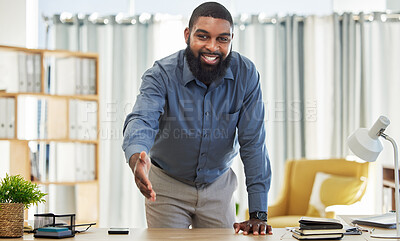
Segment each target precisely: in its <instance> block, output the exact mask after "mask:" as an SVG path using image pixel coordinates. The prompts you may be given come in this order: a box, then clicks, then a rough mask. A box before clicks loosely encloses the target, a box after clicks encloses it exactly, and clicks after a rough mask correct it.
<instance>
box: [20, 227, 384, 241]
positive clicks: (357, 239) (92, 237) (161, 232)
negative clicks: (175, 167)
mask: <svg viewBox="0 0 400 241" xmlns="http://www.w3.org/2000/svg"><path fill="white" fill-rule="evenodd" d="M23 240H37V241H49V240H50V239H35V238H34V237H33V235H32V234H25V235H24V238H23ZM53 240H55V239H53ZM60 240H65V241H69V240H77V241H102V240H105V241H108V240H112V241H114V240H118V241H124V240H126V241H128V240H129V241H136V240H140V241H146V240H149V241H165V240H167V241H172V240H176V241H186V240H189V241H199V240H202V241H219V240H221V241H222V240H223V241H230V240H235V241H240V240H242V241H243V240H246V241H249V240H270V241H271V240H297V239H295V238H293V237H292V235H291V233H290V232H289V231H286V230H285V229H283V228H275V229H273V235H262V236H261V235H260V236H253V235H243V234H241V233H240V234H235V231H234V230H233V229H206V228H204V229H135V228H133V229H130V232H129V235H108V233H107V229H105V228H91V229H89V230H88V231H87V232H85V233H78V234H76V235H75V237H74V238H67V239H60ZM342 240H344V241H346V240H348V241H351V240H354V241H365V240H377V239H371V238H370V237H369V235H368V233H365V234H363V235H356V236H345V237H344V238H343V239H342Z"/></svg>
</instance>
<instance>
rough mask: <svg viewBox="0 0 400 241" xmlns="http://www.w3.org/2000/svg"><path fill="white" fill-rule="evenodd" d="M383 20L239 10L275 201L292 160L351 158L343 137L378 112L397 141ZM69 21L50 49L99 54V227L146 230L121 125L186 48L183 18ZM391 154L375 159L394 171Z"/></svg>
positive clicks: (391, 55) (59, 26) (398, 79)
mask: <svg viewBox="0 0 400 241" xmlns="http://www.w3.org/2000/svg"><path fill="white" fill-rule="evenodd" d="M371 16H372V17H371ZM385 16H386V15H385V14H379V13H376V14H374V15H368V16H367V15H364V14H362V13H361V14H359V15H355V14H351V13H345V14H343V15H338V14H332V15H329V16H306V17H302V16H296V15H292V16H285V17H278V16H272V17H267V16H265V15H262V14H260V15H245V14H243V15H241V16H239V17H238V18H237V19H235V30H234V33H235V36H234V42H233V48H234V50H237V51H238V52H240V53H242V54H243V55H245V56H247V57H248V58H250V59H251V60H252V61H254V63H255V64H256V66H257V68H258V71H259V73H260V78H261V79H260V80H261V87H262V91H263V98H264V99H263V101H264V104H265V107H266V116H265V123H266V129H267V147H268V150H269V155H270V159H271V166H272V169H273V170H272V171H273V175H272V186H271V190H270V195H269V203H273V201H274V199H275V197H276V196H277V194H278V192H279V189H280V187H281V183H282V178H283V168H284V164H285V161H286V160H287V159H296V158H303V157H304V158H331V157H346V156H347V155H348V154H349V151H348V148H347V147H346V139H347V136H348V135H349V134H350V133H351V132H353V131H354V130H355V129H356V128H358V127H370V126H371V125H372V124H373V123H374V121H375V120H376V119H377V118H378V116H379V115H381V114H383V115H387V116H388V117H389V118H390V119H391V120H392V123H393V124H392V125H390V126H389V128H388V131H387V132H388V133H390V134H392V135H391V136H393V137H394V138H395V139H399V137H400V126H397V125H395V123H400V114H399V112H398V111H397V108H396V107H397V106H396V105H397V103H399V99H400V95H398V94H397V92H398V91H399V90H400V68H398V66H400V65H399V60H398V58H397V56H400V46H399V45H398V43H399V42H400V28H399V26H400V23H399V22H398V20H394V18H390V19H389V18H387V20H385V18H384V17H385ZM61 19H62V18H61ZM71 19H72V21H60V16H54V18H53V26H52V31H51V36H50V39H52V43H53V44H52V47H54V48H57V49H69V50H79V51H90V52H98V53H99V55H100V91H101V92H100V120H101V123H100V125H101V126H100V129H101V132H100V139H101V141H100V151H101V153H100V168H99V170H100V199H101V203H100V224H101V226H113V225H115V226H117V225H122V226H127V225H129V226H134V227H145V218H144V204H143V201H144V200H143V197H142V196H141V194H140V193H139V191H138V190H137V188H136V186H135V184H134V180H133V175H132V173H131V171H130V169H129V167H128V165H127V164H126V163H125V160H124V157H123V152H122V150H121V142H122V123H123V120H124V118H125V115H126V114H127V113H129V112H130V111H131V108H132V106H133V103H134V101H135V97H136V95H137V91H138V88H139V85H140V76H141V74H142V73H143V72H144V71H145V70H146V69H147V68H149V67H150V66H151V65H152V64H153V62H154V61H155V60H156V59H159V58H162V57H164V56H166V55H168V54H170V53H173V52H175V51H176V50H178V49H182V48H184V47H185V43H184V40H183V30H184V28H185V26H186V22H187V21H186V20H184V19H182V18H180V17H175V16H168V15H158V14H157V15H146V14H143V15H140V16H135V17H131V16H122V15H117V16H106V17H101V16H95V15H91V16H85V17H80V18H78V17H77V16H75V17H72V18H71ZM382 19H383V20H385V21H383V20H382ZM166 36H167V37H166ZM166 38H168V39H169V41H164V40H165V39H166ZM392 155H393V154H392V148H391V146H390V144H387V143H385V148H384V152H383V153H382V154H381V156H380V158H379V160H378V162H382V163H386V164H388V165H390V164H391V163H392ZM377 166H379V165H377ZM233 169H234V171H235V172H236V174H237V175H238V180H239V188H238V190H237V191H236V193H235V197H236V199H237V203H238V204H239V215H238V220H242V219H243V218H244V212H245V210H246V209H247V192H246V187H245V184H244V183H245V181H244V180H245V177H244V175H243V166H242V164H241V161H240V159H239V157H238V158H237V160H235V162H234V165H233ZM379 175H381V174H379V168H376V169H374V172H373V173H371V174H370V177H371V178H370V180H371V181H370V185H369V186H371V188H370V189H373V190H372V191H370V193H369V194H368V190H367V194H366V196H368V198H369V199H371V200H372V201H370V203H369V204H371V205H368V206H370V207H368V208H367V209H368V210H367V211H365V205H364V207H363V208H364V209H362V211H361V213H368V212H371V213H376V212H380V211H381V210H380V207H381V203H380V201H379V200H380V196H381V193H376V191H375V189H376V190H380V187H381V183H379V182H378V181H374V180H380V179H379V178H380V176H379Z"/></svg>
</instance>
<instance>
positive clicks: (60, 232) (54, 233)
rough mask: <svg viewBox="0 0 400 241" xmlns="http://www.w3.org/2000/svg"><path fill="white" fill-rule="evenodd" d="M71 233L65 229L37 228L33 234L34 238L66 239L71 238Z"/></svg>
mask: <svg viewBox="0 0 400 241" xmlns="http://www.w3.org/2000/svg"><path fill="white" fill-rule="evenodd" d="M72 236H74V235H73V234H72V231H71V230H70V229H68V228H65V227H45V228H39V229H38V230H37V231H36V233H35V238H36V237H45V238H66V237H72Z"/></svg>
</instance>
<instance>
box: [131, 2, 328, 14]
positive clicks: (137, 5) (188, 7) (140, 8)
mask: <svg viewBox="0 0 400 241" xmlns="http://www.w3.org/2000/svg"><path fill="white" fill-rule="evenodd" d="M214 1H216V2H219V3H221V4H223V5H224V6H225V7H226V8H227V9H228V10H229V11H230V12H231V13H232V15H236V14H240V13H248V14H258V13H266V14H267V15H275V14H277V13H279V14H293V13H296V14H319V15H322V14H329V13H331V12H332V0H302V1H298V0H280V1H272V0H264V1H262V0H246V1H244V0H214ZM133 2H134V12H135V13H143V12H148V13H169V14H180V15H183V16H189V15H190V14H191V13H192V11H193V9H194V8H195V7H196V6H197V5H199V4H200V3H201V2H206V1H205V0H202V1H198V0H186V1H182V0H168V4H163V0H133Z"/></svg>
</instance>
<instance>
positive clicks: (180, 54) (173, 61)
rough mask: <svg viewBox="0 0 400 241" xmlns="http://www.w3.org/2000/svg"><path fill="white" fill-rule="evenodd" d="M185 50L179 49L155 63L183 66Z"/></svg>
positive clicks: (167, 65)
mask: <svg viewBox="0 0 400 241" xmlns="http://www.w3.org/2000/svg"><path fill="white" fill-rule="evenodd" d="M183 59H184V50H179V51H177V52H175V53H173V54H170V55H168V56H166V57H164V58H161V59H159V60H157V61H156V62H155V65H159V66H162V67H165V68H176V67H179V66H183Z"/></svg>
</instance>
